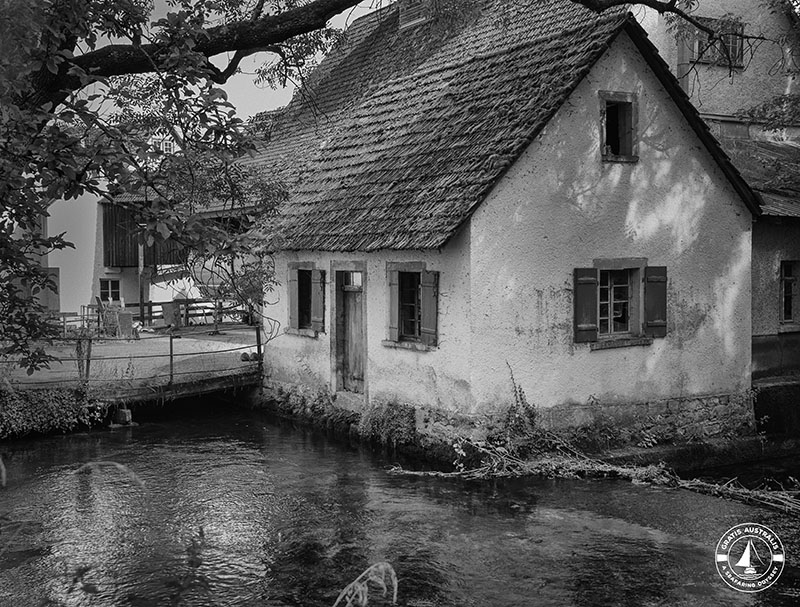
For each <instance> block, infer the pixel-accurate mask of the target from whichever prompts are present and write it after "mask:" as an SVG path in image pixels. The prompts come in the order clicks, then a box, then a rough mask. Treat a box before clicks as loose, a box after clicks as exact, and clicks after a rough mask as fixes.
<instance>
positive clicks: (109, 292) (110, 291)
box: [100, 278, 122, 303]
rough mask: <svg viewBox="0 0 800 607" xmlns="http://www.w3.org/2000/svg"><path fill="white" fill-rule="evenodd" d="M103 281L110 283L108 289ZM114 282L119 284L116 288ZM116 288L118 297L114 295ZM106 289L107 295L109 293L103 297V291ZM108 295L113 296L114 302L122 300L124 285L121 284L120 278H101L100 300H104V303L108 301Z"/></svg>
mask: <svg viewBox="0 0 800 607" xmlns="http://www.w3.org/2000/svg"><path fill="white" fill-rule="evenodd" d="M103 283H107V284H108V288H107V289H105V288H103ZM112 283H116V284H117V288H116V289H114V287H113V286H112ZM115 290H116V292H117V296H116V297H114V291H115ZM104 291H106V295H107V296H106V297H103V292H104ZM108 295H110V296H111V301H112V302H115V301H122V286H121V283H120V280H119V278H101V279H100V301H102V302H103V303H106V302H107V301H108V300H109V297H108Z"/></svg>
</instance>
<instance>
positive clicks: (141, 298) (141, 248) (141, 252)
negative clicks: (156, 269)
mask: <svg viewBox="0 0 800 607" xmlns="http://www.w3.org/2000/svg"><path fill="white" fill-rule="evenodd" d="M144 299H145V297H144V236H143V235H142V234H140V235H139V322H140V323H142V326H144V310H145V305H144Z"/></svg>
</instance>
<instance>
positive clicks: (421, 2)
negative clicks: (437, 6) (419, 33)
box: [400, 0, 428, 30]
mask: <svg viewBox="0 0 800 607" xmlns="http://www.w3.org/2000/svg"><path fill="white" fill-rule="evenodd" d="M427 20H428V0H400V29H401V30H402V29H405V28H407V27H412V26H414V25H418V24H420V23H424V22H425V21H427Z"/></svg>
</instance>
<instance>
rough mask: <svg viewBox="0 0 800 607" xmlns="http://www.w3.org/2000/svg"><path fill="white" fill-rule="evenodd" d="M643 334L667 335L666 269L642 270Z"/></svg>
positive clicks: (649, 268)
mask: <svg viewBox="0 0 800 607" xmlns="http://www.w3.org/2000/svg"><path fill="white" fill-rule="evenodd" d="M644 334H645V335H647V336H648V337H665V336H666V334H667V268H666V266H649V267H646V268H645V269H644Z"/></svg>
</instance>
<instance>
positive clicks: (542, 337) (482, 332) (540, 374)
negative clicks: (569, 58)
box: [470, 35, 751, 409]
mask: <svg viewBox="0 0 800 607" xmlns="http://www.w3.org/2000/svg"><path fill="white" fill-rule="evenodd" d="M598 90H611V91H622V92H635V93H637V94H638V102H639V121H638V127H639V133H640V137H639V157H640V159H639V161H638V162H637V163H635V164H623V163H603V162H601V160H600V104H599V101H598V93H597V91H598ZM750 229H751V215H750V213H749V211H748V210H747V209H746V208H745V206H744V204H743V203H742V201H741V199H740V198H739V197H738V196H737V195H736V194H735V193H734V191H733V189H732V188H731V187H730V185H729V184H728V182H727V180H726V179H725V177H724V176H723V174H722V173H721V171H720V170H719V168H718V167H717V165H716V164H715V162H714V161H713V159H712V158H711V157H710V155H709V154H708V153H707V152H706V150H705V148H704V147H703V146H702V144H701V143H700V142H699V141H698V140H697V138H696V136H695V135H694V133H693V131H691V130H690V128H689V127H688V126H687V125H686V124H685V121H684V119H683V117H682V115H681V114H680V113H679V111H678V110H677V108H675V107H674V106H673V105H672V104H671V102H670V101H669V98H668V96H667V93H666V92H665V91H664V90H663V88H662V87H661V85H660V83H659V82H658V81H657V79H656V78H655V77H654V76H653V75H652V73H651V72H650V71H649V70H648V68H647V67H646V65H645V63H644V61H643V60H642V59H641V57H640V56H639V55H638V54H637V53H636V51H635V49H634V47H633V45H632V43H631V42H630V40H628V39H627V38H626V37H625V36H624V35H623V36H622V37H621V38H620V39H619V40H618V42H617V43H616V44H615V45H614V46H613V47H612V48H611V49H610V50H609V52H607V53H606V55H604V57H603V58H602V59H601V60H600V62H599V63H598V64H597V65H596V66H595V68H594V69H593V71H592V72H591V73H590V75H589V76H588V77H587V78H586V79H585V80H584V81H583V82H582V83H581V84H580V85H579V87H578V89H577V90H576V91H575V92H574V93H573V95H572V97H571V98H570V99H569V100H568V102H567V103H566V104H565V105H564V106H562V108H561V110H559V112H558V114H557V115H556V117H555V118H554V119H553V120H552V121H551V122H550V124H549V125H548V126H547V128H546V130H545V132H544V133H543V134H542V135H541V136H540V137H539V138H538V140H537V141H536V142H534V143H533V144H532V145H531V146H530V147H529V149H528V150H527V151H526V153H525V154H524V155H523V157H522V158H521V159H520V160H519V161H518V162H517V163H516V164H515V165H514V166H513V167H512V168H511V170H510V171H509V172H508V173H507V175H506V176H505V177H504V178H503V180H502V181H501V182H500V183H499V184H498V186H497V187H496V188H495V190H494V191H493V192H492V194H491V195H490V196H489V198H488V200H486V201H485V202H484V203H483V204H482V205H481V207H480V208H479V209H478V211H477V212H476V213H475V215H474V217H473V219H472V238H471V257H472V272H471V273H472V286H471V288H472V295H471V300H472V320H471V332H472V335H473V348H472V359H471V363H470V369H471V373H472V385H473V389H474V393H475V397H476V399H477V404H478V406H479V407H483V408H487V409H488V408H492V407H494V406H497V405H498V404H505V403H507V402H508V400H509V395H510V381H509V372H508V368H507V366H506V362H508V364H509V365H510V366H511V367H512V369H513V371H514V374H515V377H516V380H517V382H518V383H519V384H520V385H521V386H522V387H523V388H524V389H525V391H526V392H527V394H528V397H529V399H530V400H531V402H535V403H536V404H538V405H540V406H545V407H549V406H553V405H557V404H562V403H586V402H587V401H593V400H595V399H596V400H598V401H600V402H604V403H619V402H644V401H647V400H656V399H661V398H668V397H684V396H690V395H701V394H718V393H733V392H738V391H742V390H745V389H747V388H748V387H749V369H750V329H751V323H750V247H751V232H750ZM630 257H645V258H647V260H648V265H664V266H667V268H668V272H669V281H668V335H667V337H666V338H662V339H655V341H654V342H653V343H652V344H651V345H649V346H645V347H625V348H619V349H610V350H599V351H590V348H589V346H588V345H587V344H575V343H573V329H572V324H573V293H572V290H573V287H572V281H573V278H572V271H573V268H576V267H592V265H593V259H595V258H630ZM478 378H480V379H478Z"/></svg>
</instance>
